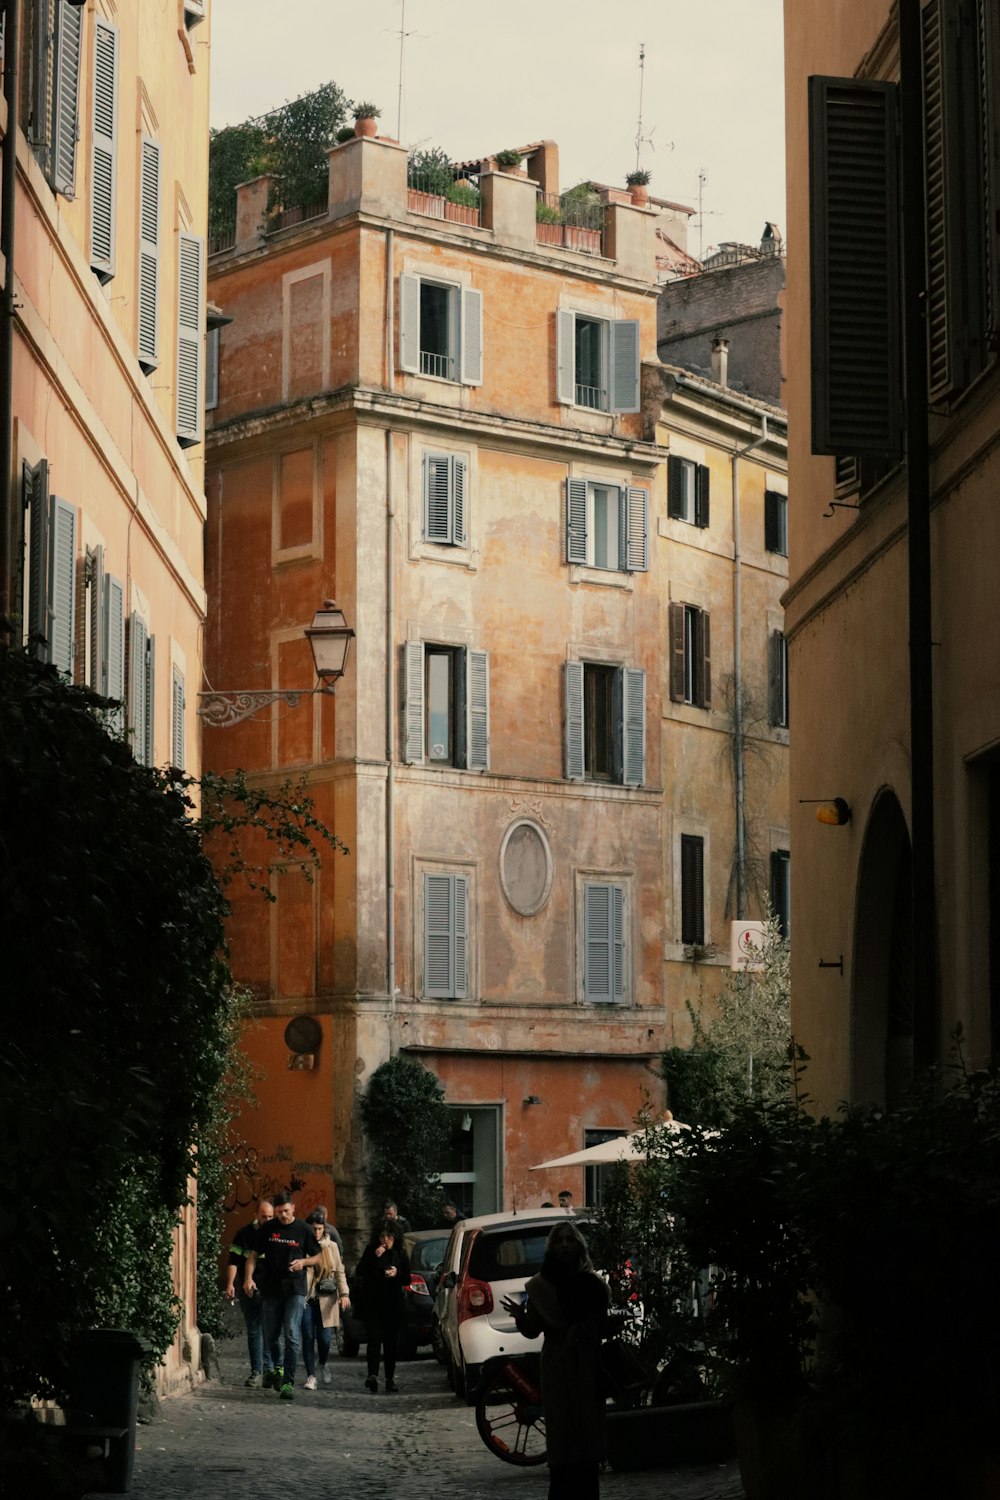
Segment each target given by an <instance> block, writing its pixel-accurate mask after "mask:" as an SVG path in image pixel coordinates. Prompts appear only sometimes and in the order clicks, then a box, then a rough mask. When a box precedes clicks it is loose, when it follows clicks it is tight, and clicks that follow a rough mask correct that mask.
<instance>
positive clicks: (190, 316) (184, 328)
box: [177, 234, 205, 448]
mask: <svg viewBox="0 0 1000 1500" xmlns="http://www.w3.org/2000/svg"><path fill="white" fill-rule="evenodd" d="M204 260H205V242H204V240H203V239H201V238H200V237H199V236H198V235H193V234H180V235H178V259H177V278H178V290H177V441H178V442H179V443H180V445H181V447H182V448H190V447H191V446H192V444H194V443H200V442H201V399H202V353H203V350H204V342H203V341H204V337H205V327H204V324H205V316H204V291H203V289H202V272H203V267H204Z"/></svg>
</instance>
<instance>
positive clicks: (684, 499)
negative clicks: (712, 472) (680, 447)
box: [667, 453, 709, 527]
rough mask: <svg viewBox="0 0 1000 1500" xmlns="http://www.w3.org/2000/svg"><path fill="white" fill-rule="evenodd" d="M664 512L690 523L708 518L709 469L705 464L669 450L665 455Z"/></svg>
mask: <svg viewBox="0 0 1000 1500" xmlns="http://www.w3.org/2000/svg"><path fill="white" fill-rule="evenodd" d="M667 515H668V516H670V517H671V518H672V519H673V520H675V521H687V523H688V525H690V526H702V527H704V526H707V525H708V522H709V471H708V467H707V465H706V464H699V463H695V461H694V460H693V459H690V458H681V457H680V456H679V455H678V454H676V453H671V455H670V457H669V458H668V459H667Z"/></svg>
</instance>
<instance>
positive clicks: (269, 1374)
mask: <svg viewBox="0 0 1000 1500" xmlns="http://www.w3.org/2000/svg"><path fill="white" fill-rule="evenodd" d="M260 1383H261V1385H262V1386H263V1388H264V1390H265V1391H269V1390H270V1389H271V1387H272V1386H273V1385H274V1371H273V1370H265V1371H264V1373H263V1375H262V1376H261V1378H260Z"/></svg>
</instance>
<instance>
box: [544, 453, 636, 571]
mask: <svg viewBox="0 0 1000 1500" xmlns="http://www.w3.org/2000/svg"><path fill="white" fill-rule="evenodd" d="M597 490H608V491H613V492H614V494H615V496H616V503H615V519H614V524H613V526H612V524H611V522H608V523H607V526H608V537H607V540H608V542H609V543H610V544H612V551H611V552H610V553H609V556H613V558H614V560H613V561H608V562H598V561H597V537H596V525H595V521H594V516H595V512H596V508H597V507H596V495H595V491H597ZM565 499H566V561H567V563H569V564H570V565H574V564H575V565H578V566H583V567H588V568H593V569H595V570H596V571H598V572H601V573H618V574H621V573H645V572H646V571H647V570H648V567H649V509H650V504H649V502H650V497H649V491H648V490H647V489H645V488H644V487H643V486H641V485H632V484H621V483H619V482H618V481H616V480H608V479H591V478H584V477H582V476H580V477H577V476H571V477H570V478H568V479H567V480H566V490H565Z"/></svg>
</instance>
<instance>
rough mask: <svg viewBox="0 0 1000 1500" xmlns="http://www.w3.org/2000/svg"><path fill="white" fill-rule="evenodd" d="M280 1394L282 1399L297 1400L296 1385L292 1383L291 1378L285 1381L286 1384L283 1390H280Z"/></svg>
mask: <svg viewBox="0 0 1000 1500" xmlns="http://www.w3.org/2000/svg"><path fill="white" fill-rule="evenodd" d="M278 1395H279V1396H280V1397H281V1399H282V1401H294V1400H295V1387H294V1385H292V1382H291V1381H290V1380H286V1381H285V1383H284V1385H283V1386H282V1387H281V1390H280V1391H279V1392H278Z"/></svg>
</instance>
